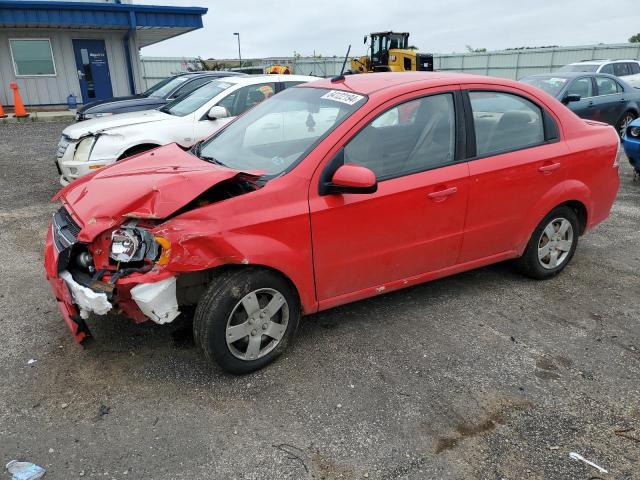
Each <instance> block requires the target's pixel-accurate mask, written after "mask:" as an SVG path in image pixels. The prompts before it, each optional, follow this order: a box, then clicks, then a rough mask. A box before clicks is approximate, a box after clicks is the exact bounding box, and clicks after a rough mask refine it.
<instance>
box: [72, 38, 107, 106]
mask: <svg viewBox="0 0 640 480" xmlns="http://www.w3.org/2000/svg"><path fill="white" fill-rule="evenodd" d="M73 51H74V54H75V56H76V69H77V71H78V81H79V82H80V91H81V93H82V103H89V102H93V101H95V100H102V99H104V98H111V97H113V91H112V89H111V74H110V73H109V62H108V61H107V51H106V49H105V46H104V40H74V41H73Z"/></svg>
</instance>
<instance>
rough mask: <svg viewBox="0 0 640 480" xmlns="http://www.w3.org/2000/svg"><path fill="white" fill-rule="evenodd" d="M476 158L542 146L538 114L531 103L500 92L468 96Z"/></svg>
mask: <svg viewBox="0 0 640 480" xmlns="http://www.w3.org/2000/svg"><path fill="white" fill-rule="evenodd" d="M469 98H470V100H471V109H472V111H473V123H474V126H475V131H476V155H478V156H485V155H490V154H494V153H500V152H508V151H512V150H519V149H522V148H526V147H531V146H534V145H538V144H540V143H542V142H544V123H543V118H542V110H541V109H540V107H538V106H537V105H536V104H534V103H533V102H530V101H529V100H527V99H525V98H522V97H519V96H517V95H512V94H509V93H503V92H470V93H469Z"/></svg>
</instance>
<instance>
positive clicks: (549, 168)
mask: <svg viewBox="0 0 640 480" xmlns="http://www.w3.org/2000/svg"><path fill="white" fill-rule="evenodd" d="M559 168H560V163H550V164H549V165H543V166H541V167H540V168H538V171H539V172H541V173H544V174H546V175H549V174H550V173H551V172H553V171H554V170H557V169H559Z"/></svg>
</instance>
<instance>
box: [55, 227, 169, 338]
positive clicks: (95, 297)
mask: <svg viewBox="0 0 640 480" xmlns="http://www.w3.org/2000/svg"><path fill="white" fill-rule="evenodd" d="M56 219H57V221H56ZM68 221H69V222H73V220H72V219H71V218H70V217H69V218H68ZM77 231H78V227H77V226H75V224H72V223H70V224H69V225H67V224H65V220H64V219H62V220H61V219H60V216H57V217H55V218H54V221H53V222H52V226H51V228H50V229H49V232H48V234H47V240H46V245H45V271H46V276H47V280H48V281H49V284H50V286H51V289H52V291H53V294H54V296H55V297H56V301H57V302H58V307H59V309H60V313H61V314H62V317H63V318H64V320H65V322H66V324H67V325H68V327H69V328H70V330H71V333H72V334H73V337H74V338H75V340H76V341H77V342H78V343H82V342H83V341H84V340H85V339H87V338H88V337H90V336H91V333H90V331H89V328H88V327H87V324H86V323H85V320H86V319H87V318H88V317H89V315H90V314H91V313H93V314H95V315H106V314H107V313H109V312H111V311H115V312H117V313H124V314H125V315H127V316H128V317H130V318H131V319H132V320H134V321H135V322H138V323H139V322H143V321H146V320H152V321H154V322H156V323H159V324H163V323H169V322H171V321H173V320H174V319H175V318H176V317H177V316H178V315H179V314H180V311H179V309H178V302H177V297H176V277H174V276H170V275H168V274H167V273H164V272H163V273H160V272H154V271H150V272H147V273H143V274H133V275H130V276H123V277H121V278H119V279H118V280H117V281H116V282H115V284H114V285H113V291H112V292H110V293H109V294H107V293H105V292H104V291H97V290H95V289H93V288H90V286H87V285H82V284H81V283H79V282H78V281H77V280H76V279H74V277H73V275H72V274H71V273H70V272H69V271H68V270H67V269H66V266H67V264H68V263H69V261H68V256H69V255H70V250H69V249H71V248H72V247H73V245H74V244H75V237H76V236H77ZM65 256H66V258H65Z"/></svg>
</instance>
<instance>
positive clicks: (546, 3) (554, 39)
mask: <svg viewBox="0 0 640 480" xmlns="http://www.w3.org/2000/svg"><path fill="white" fill-rule="evenodd" d="M134 3H146V4H156V5H175V6H178V5H180V6H202V7H208V8H209V13H207V15H205V17H204V29H201V30H197V31H194V32H191V33H187V34H185V35H182V36H179V37H176V38H174V39H170V40H166V41H164V42H161V43H159V44H156V45H152V46H150V47H146V48H144V49H143V50H142V54H143V55H154V56H188V57H190V56H194V57H196V56H201V57H203V58H237V55H238V51H237V41H236V38H235V37H234V36H233V32H240V36H241V44H242V57H243V58H251V57H270V56H292V55H293V52H294V50H295V51H296V52H300V53H301V54H302V55H311V54H313V52H314V51H315V52H316V53H317V54H322V55H338V56H342V55H344V54H345V52H346V49H347V46H348V45H349V43H351V44H352V55H361V54H364V45H363V43H362V37H363V36H364V35H365V34H367V33H369V32H374V31H380V30H395V31H406V32H409V33H410V34H411V37H410V43H411V44H413V45H416V46H417V47H419V48H420V50H421V51H423V52H434V53H449V52H463V51H466V45H471V46H473V47H474V48H487V49H489V50H497V49H503V48H509V47H522V46H543V45H562V46H567V45H588V44H595V43H622V42H626V41H627V39H628V38H629V37H630V36H631V35H633V34H635V33H638V32H640V9H639V8H638V7H639V5H638V3H639V2H638V0H617V1H616V2H614V3H611V4H609V3H608V2H605V1H603V0H520V1H513V0H413V1H406V0H405V1H393V0H391V1H389V0H369V1H366V2H347V1H345V0H322V1H305V0H295V1H293V0H276V1H273V2H267V1H264V0H262V1H258V0H186V1H185V0H181V1H178V0H134Z"/></svg>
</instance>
